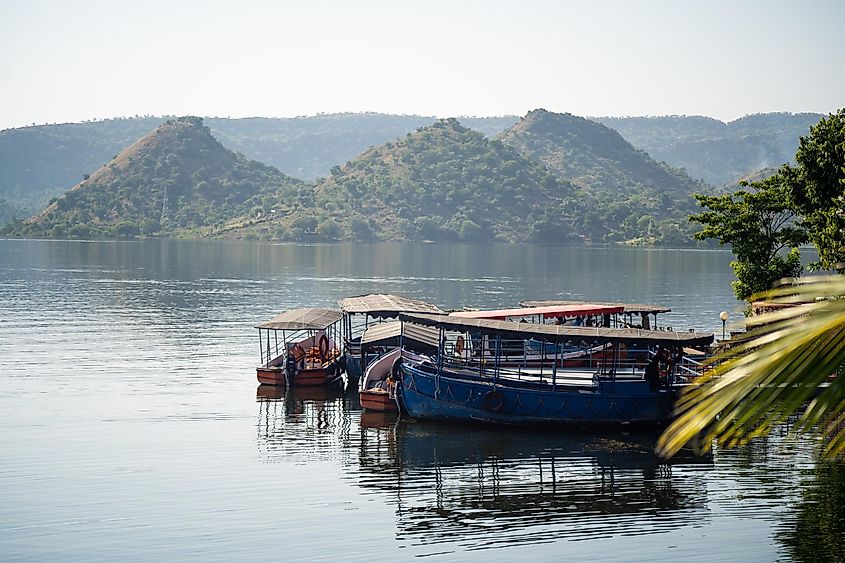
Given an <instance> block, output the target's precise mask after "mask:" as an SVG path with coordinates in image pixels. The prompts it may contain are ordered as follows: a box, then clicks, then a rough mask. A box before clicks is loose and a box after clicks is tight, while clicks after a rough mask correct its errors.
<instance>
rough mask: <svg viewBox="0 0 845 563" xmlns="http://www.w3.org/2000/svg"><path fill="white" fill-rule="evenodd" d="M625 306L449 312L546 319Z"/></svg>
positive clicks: (618, 309) (479, 316)
mask: <svg viewBox="0 0 845 563" xmlns="http://www.w3.org/2000/svg"><path fill="white" fill-rule="evenodd" d="M624 311H625V307H623V306H621V305H596V304H592V303H591V304H587V305H551V306H548V307H525V308H522V309H497V310H494V311H457V312H455V313H449V315H450V316H453V317H461V318H465V319H498V320H504V319H506V318H508V317H533V316H536V315H542V316H543V318H544V319H548V318H549V317H586V316H588V315H611V314H614V313H622V312H624Z"/></svg>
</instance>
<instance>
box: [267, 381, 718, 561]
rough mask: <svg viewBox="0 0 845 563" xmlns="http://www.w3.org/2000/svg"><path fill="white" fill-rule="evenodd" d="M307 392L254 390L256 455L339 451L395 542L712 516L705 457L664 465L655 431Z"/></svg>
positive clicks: (636, 527) (664, 524)
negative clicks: (506, 422)
mask: <svg viewBox="0 0 845 563" xmlns="http://www.w3.org/2000/svg"><path fill="white" fill-rule="evenodd" d="M310 393H313V392H311V391H308V392H305V393H303V392H302V391H300V390H292V391H289V392H287V393H284V392H280V391H269V390H263V389H259V394H258V411H259V425H258V426H259V441H258V443H259V451H260V453H261V455H262V457H263V458H264V459H265V460H266V461H271V462H272V461H277V460H279V459H280V456H304V457H306V458H315V457H316V458H321V457H332V458H340V459H342V463H343V473H342V475H341V479H344V480H347V481H349V482H352V483H354V484H355V485H356V486H357V487H358V488H359V489H360V490H361V494H364V495H377V496H378V497H380V498H381V500H382V501H383V502H385V503H386V504H388V505H390V506H393V508H394V512H395V519H396V536H395V537H396V540H397V541H400V542H402V543H410V544H413V545H416V546H418V547H422V548H428V549H431V550H432V551H431V553H435V552H439V551H440V550H441V549H445V550H447V551H451V550H456V549H457V550H479V549H492V548H499V547H507V546H513V545H519V544H535V543H544V542H551V541H560V540H586V539H596V538H607V537H615V536H634V535H645V534H657V533H663V532H667V531H671V530H677V529H679V528H682V527H686V526H698V525H701V524H702V523H704V522H706V521H707V519H708V518H709V515H708V509H707V504H708V498H707V496H708V495H707V487H706V482H705V477H706V474H707V472H708V471H710V470H711V469H712V467H713V460H712V458H710V457H695V456H693V455H692V454H690V455H688V456H681V457H680V458H676V459H675V460H673V462H672V463H671V464H669V463H665V462H663V461H662V460H660V459H658V458H656V457H655V456H654V455H653V453H652V450H653V446H654V440H655V439H656V436H655V435H652V434H647V435H624V436H619V435H601V434H584V433H567V434H560V433H546V432H538V431H532V430H515V429H507V430H504V431H503V430H501V429H498V430H496V429H493V430H488V429H484V428H480V427H472V426H470V427H459V426H445V425H432V424H423V423H416V422H408V421H404V420H399V419H397V418H396V416H395V415H392V416H391V415H384V414H382V413H362V412H360V411H359V410H357V409H358V406H357V404H355V400H354V399H353V398H351V397H347V396H343V395H339V394H338V395H334V394H331V393H330V392H325V391H322V390H320V391H319V392H318V393H321V394H322V395H321V396H318V397H311V396H310V395H309V394H310ZM349 446H352V448H350V449H347V448H348V447H349ZM355 451H357V455H355V453H354V452H355Z"/></svg>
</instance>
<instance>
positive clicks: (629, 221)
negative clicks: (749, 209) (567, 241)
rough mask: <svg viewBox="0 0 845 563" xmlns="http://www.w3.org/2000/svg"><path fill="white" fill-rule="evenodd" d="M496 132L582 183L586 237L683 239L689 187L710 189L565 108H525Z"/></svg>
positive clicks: (691, 207)
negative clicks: (522, 114) (524, 112)
mask: <svg viewBox="0 0 845 563" xmlns="http://www.w3.org/2000/svg"><path fill="white" fill-rule="evenodd" d="M499 138H500V139H501V140H502V141H503V142H504V143H506V144H508V145H511V146H513V147H514V148H516V149H517V150H518V151H519V152H520V153H521V154H523V155H524V156H526V157H528V158H533V159H537V160H539V161H541V162H543V163H544V164H545V165H546V166H547V167H549V169H550V170H552V171H553V172H555V173H556V174H557V175H559V176H560V177H561V178H562V179H564V180H566V181H569V182H572V183H573V184H575V185H576V186H578V187H580V188H582V190H583V192H584V194H585V197H587V198H589V199H588V201H589V204H590V205H589V206H588V207H589V208H590V209H589V211H588V216H587V217H584V218H583V219H582V221H581V230H582V232H583V234H585V235H587V236H588V237H589V238H590V239H592V240H613V241H618V240H632V239H640V241H644V242H650V243H651V242H658V243H674V244H678V243H683V242H687V241H688V240H689V237H690V236H691V228H690V226H689V223H688V221H687V219H686V216H687V214H688V213H690V212H691V211H693V210H694V209H695V208H696V206H695V202H694V199H693V197H692V194H693V193H695V192H707V191H708V189H709V187H708V186H706V185H704V184H703V183H701V182H696V181H694V180H692V179H691V178H689V177H688V176H687V175H686V174H684V173H683V172H680V171H677V170H672V169H670V168H668V167H667V166H665V165H662V164H659V163H657V162H655V161H654V160H653V159H652V158H651V157H650V156H649V155H648V154H647V153H645V152H644V151H641V150H637V149H635V148H634V147H633V146H631V144H630V143H628V142H627V141H625V139H623V138H622V136H621V135H620V134H619V133H618V132H616V131H614V130H612V129H609V128H608V127H605V126H604V125H602V124H600V123H596V122H595V121H591V120H588V119H585V118H583V117H577V116H574V115H571V114H568V113H567V114H560V113H552V112H549V111H546V110H544V109H537V110H534V111H531V112H529V113H528V114H527V115H526V116H525V117H524V118H522V119H521V120H520V121H519V122H518V123H517V124H516V125H514V126H513V127H511V128H510V129H508V130H507V131H505V132H504V133H502V135H501V136H500V137H499Z"/></svg>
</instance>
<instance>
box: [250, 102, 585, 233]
mask: <svg viewBox="0 0 845 563" xmlns="http://www.w3.org/2000/svg"><path fill="white" fill-rule="evenodd" d="M577 201H578V198H577V197H576V194H575V193H574V191H573V188H572V186H571V185H570V184H568V183H567V182H563V181H562V180H560V179H558V178H556V177H555V176H554V175H552V174H550V173H549V171H548V170H546V169H545V167H543V166H542V165H541V164H540V163H538V162H535V161H531V160H528V159H526V158H524V157H523V156H521V155H519V154H518V153H517V152H516V151H515V150H514V149H512V148H510V147H508V146H506V145H504V144H503V143H501V142H500V141H495V140H494V141H491V140H489V139H488V138H486V137H485V136H484V135H482V134H481V133H479V132H477V131H472V130H470V129H467V128H465V127H463V126H462V125H461V124H460V123H458V121H457V120H455V119H447V120H441V121H438V122H436V123H435V124H434V125H431V126H429V127H425V128H422V129H419V130H418V131H416V132H414V133H409V134H407V135H406V136H405V137H403V138H400V139H398V140H396V141H393V142H389V143H386V144H384V145H380V146H377V147H373V148H371V149H369V150H367V151H365V152H364V153H362V154H361V155H359V156H358V157H356V158H354V159H353V160H351V161H350V162H348V163H347V164H346V165H344V166H343V167H340V166H338V167H335V168H334V169H333V170H332V173H331V175H330V176H329V177H328V178H326V179H324V180H323V181H322V182H320V183H319V184H318V185H317V186H316V188H315V191H314V201H313V202H297V204H296V207H295V208H291V209H285V210H284V213H279V215H280V217H279V219H277V220H275V221H268V222H266V223H265V224H263V225H261V226H260V228H259V231H258V232H257V233H258V234H259V235H266V234H268V233H269V234H270V235H272V236H278V237H280V238H292V239H303V238H306V239H307V238H318V239H324V240H334V239H343V238H352V239H370V238H378V239H385V240H502V241H525V240H538V241H555V242H560V241H563V240H567V239H569V238H573V237H574V234H573V228H572V219H571V218H572V217H573V216H574V215H575V214H576V212H577ZM281 207H282V205H280V208H281ZM244 232H246V233H250V232H253V233H254V232H256V231H250V230H249V229H248V230H246V231H242V232H240V233H235V234H239V235H241V236H243V235H244Z"/></svg>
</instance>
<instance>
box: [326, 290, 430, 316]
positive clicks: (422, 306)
mask: <svg viewBox="0 0 845 563" xmlns="http://www.w3.org/2000/svg"><path fill="white" fill-rule="evenodd" d="M338 303H340V308H341V309H342V310H343V312H344V313H346V314H358V313H363V314H367V315H370V316H371V317H395V316H396V315H398V314H399V313H402V312H406V313H443V311H441V310H440V308H439V307H437V306H436V305H432V304H431V303H426V302H425V301H420V300H418V299H410V298H408V297H402V296H401V295H389V294H386V293H370V294H368V295H358V296H355V297H347V298H346V299H341V300H340V301H339V302H338Z"/></svg>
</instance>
